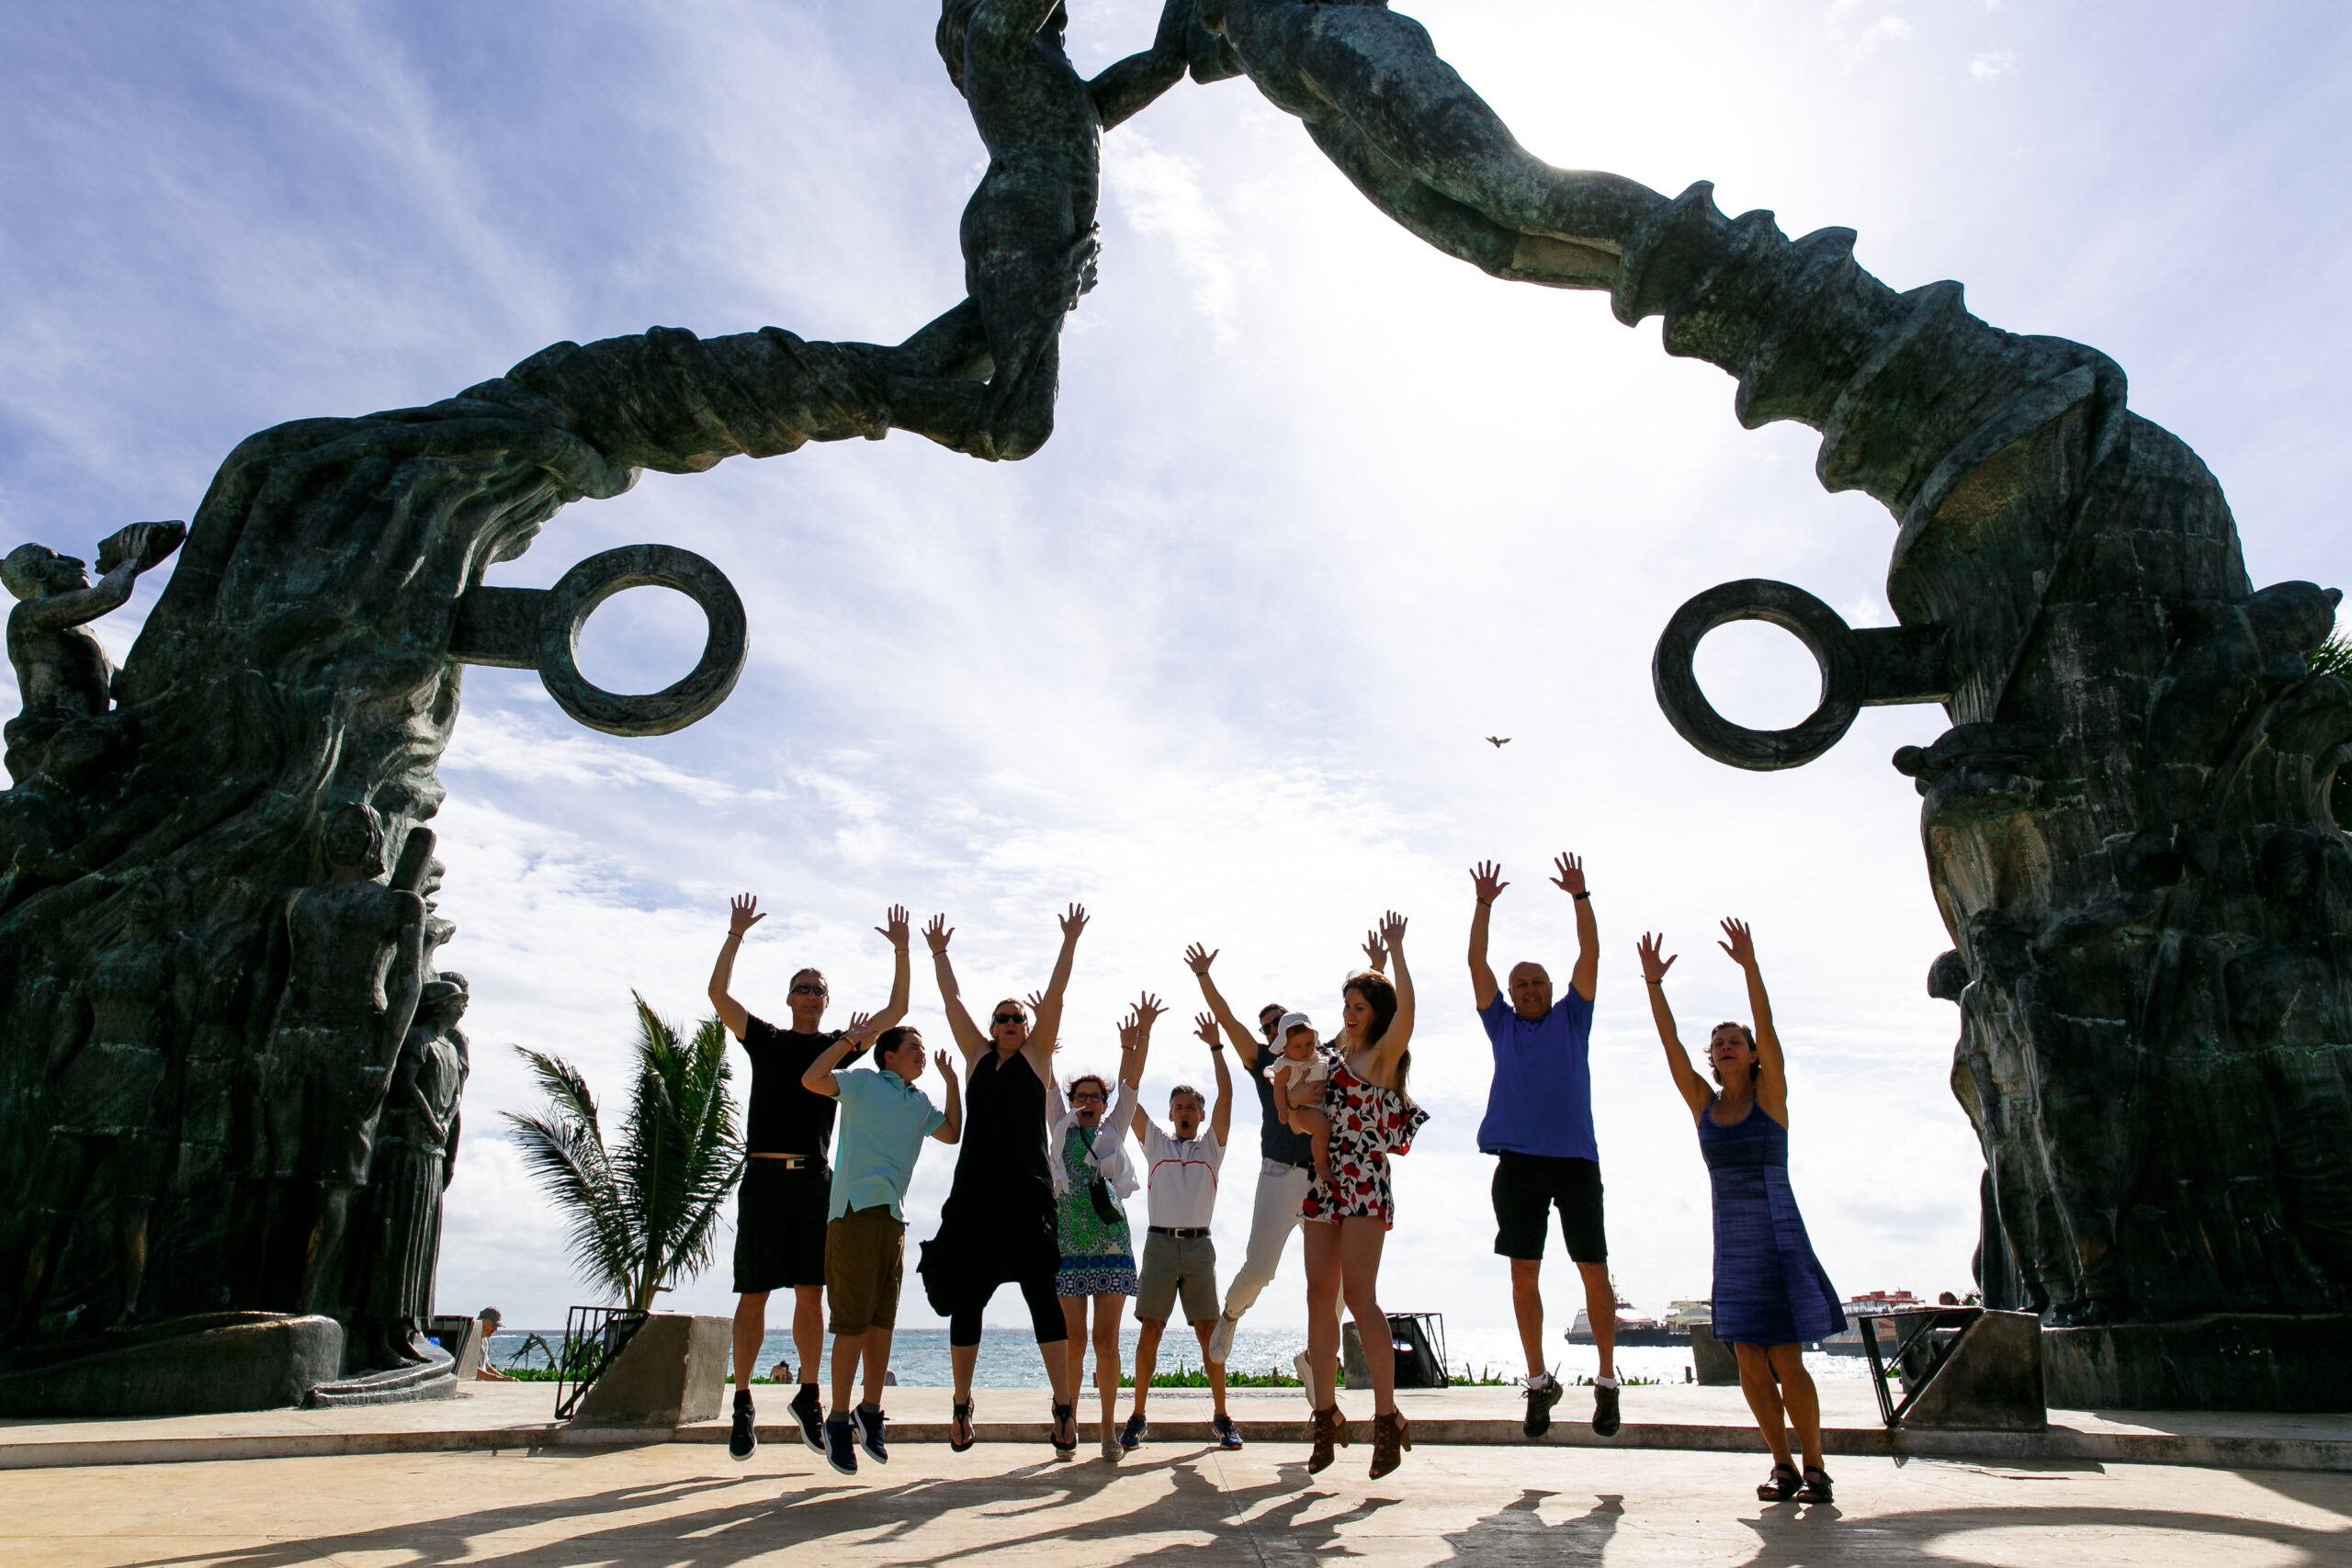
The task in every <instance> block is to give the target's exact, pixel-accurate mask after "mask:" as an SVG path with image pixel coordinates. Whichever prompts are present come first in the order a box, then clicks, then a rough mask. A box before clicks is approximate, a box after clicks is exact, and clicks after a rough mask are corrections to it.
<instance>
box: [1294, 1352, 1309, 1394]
mask: <svg viewBox="0 0 2352 1568" xmlns="http://www.w3.org/2000/svg"><path fill="white" fill-rule="evenodd" d="M1314 1368H1315V1364H1314V1363H1313V1362H1312V1361H1309V1360H1308V1359H1306V1351H1304V1350H1301V1351H1300V1352H1299V1353H1298V1354H1297V1355H1295V1356H1293V1357H1292V1358H1291V1359H1290V1370H1291V1371H1295V1372H1296V1373H1297V1374H1298V1386H1299V1387H1300V1388H1301V1389H1304V1390H1305V1391H1306V1397H1307V1398H1309V1399H1312V1398H1314V1397H1315V1380H1314V1379H1313V1378H1311V1377H1309V1376H1307V1375H1306V1374H1307V1373H1308V1372H1310V1371H1314Z"/></svg>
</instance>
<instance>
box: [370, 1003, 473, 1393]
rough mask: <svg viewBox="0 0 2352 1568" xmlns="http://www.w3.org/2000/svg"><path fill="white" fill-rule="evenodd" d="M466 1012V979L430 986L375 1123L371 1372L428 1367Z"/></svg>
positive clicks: (453, 1166) (463, 1071) (462, 1080)
mask: <svg viewBox="0 0 2352 1568" xmlns="http://www.w3.org/2000/svg"><path fill="white" fill-rule="evenodd" d="M465 1013H466V977H465V976H462V975H458V974H455V973H444V974H443V975H441V976H438V977H437V978H435V979H432V980H427V981H426V982H425V983H424V989H423V992H422V994H421V995H420V996H419V997H418V998H417V1003H416V1021H415V1022H414V1023H413V1024H412V1025H410V1027H409V1032H408V1038H407V1040H406V1041H404V1042H403V1043H401V1058H400V1062H399V1064H398V1065H397V1066H394V1067H393V1069H392V1084H391V1090H390V1094H389V1096H388V1097H387V1098H386V1100H385V1102H384V1114H383V1119H382V1120H381V1121H380V1122H378V1123H377V1128H376V1151H375V1157H374V1161H373V1164H372V1166H371V1168H370V1169H369V1171H368V1214H369V1216H370V1220H371V1224H370V1225H369V1229H368V1241H369V1253H370V1256H369V1258H368V1278H367V1284H366V1287H365V1289H364V1291H363V1292H362V1293H361V1297H360V1301H359V1314H360V1316H359V1321H358V1323H357V1324H356V1330H357V1336H356V1337H357V1343H358V1348H359V1351H360V1355H361V1358H362V1360H363V1362H364V1364H365V1365H367V1366H370V1367H390V1366H396V1365H399V1364H400V1363H401V1362H403V1361H409V1362H419V1361H424V1360H425V1359H427V1357H426V1355H425V1353H424V1351H423V1350H421V1349H419V1348H417V1341H418V1339H419V1338H420V1337H422V1336H423V1334H424V1319H425V1318H426V1317H428V1316H429V1315H431V1314H432V1310H433V1278H434V1274H435V1269H436V1267H437V1265H438V1263H439V1260H440V1252H441V1194H442V1192H443V1190H445V1189H446V1188H447V1186H448V1184H449V1180H450V1178H451V1177H453V1176H454V1175H455V1174H456V1173H457V1168H458V1164H457V1161H458V1096H459V1094H460V1093H461V1092H463V1090H464V1089H465V1085H466V1075H467V1072H468V1070H469V1061H468V1057H467V1049H466V1037H465V1036H464V1035H463V1034H462V1033H460V1032H458V1020H460V1019H462V1018H463V1017H465Z"/></svg>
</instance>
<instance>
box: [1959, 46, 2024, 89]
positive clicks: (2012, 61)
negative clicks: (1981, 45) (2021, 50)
mask: <svg viewBox="0 0 2352 1568" xmlns="http://www.w3.org/2000/svg"><path fill="white" fill-rule="evenodd" d="M2017 63H2018V52H2017V51H2016V50H2013V49H1988V50H1986V51H1985V52H1984V53H1982V54H1980V55H1978V56H1977V57H1976V58H1975V59H1973V60H1972V61H1970V62H1968V73H1969V74H1970V75H1971V76H1973V77H1975V78H1976V80H1978V81H1979V82H1991V81H1995V80H1997V79H1998V78H2000V77H2003V76H2006V75H2007V74H2008V73H2010V72H2011V71H2014V70H2016V69H2017Z"/></svg>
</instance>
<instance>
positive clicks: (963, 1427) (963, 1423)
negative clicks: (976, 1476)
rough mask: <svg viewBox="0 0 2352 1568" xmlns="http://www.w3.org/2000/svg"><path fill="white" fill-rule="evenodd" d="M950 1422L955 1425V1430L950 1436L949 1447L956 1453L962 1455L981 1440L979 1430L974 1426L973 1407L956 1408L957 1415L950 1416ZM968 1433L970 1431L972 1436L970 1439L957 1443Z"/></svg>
mask: <svg viewBox="0 0 2352 1568" xmlns="http://www.w3.org/2000/svg"><path fill="white" fill-rule="evenodd" d="M949 1420H950V1421H951V1422H952V1423H953V1425H954V1430H953V1431H951V1432H950V1433H949V1434H948V1438H947V1446H948V1448H949V1449H950V1450H953V1451H954V1452H956V1453H959V1454H960V1453H962V1452H963V1451H964V1450H966V1449H968V1448H970V1447H971V1446H972V1445H973V1444H974V1443H977V1442H978V1441H979V1440H980V1434H979V1430H978V1427H974V1426H973V1425H972V1407H971V1406H970V1405H968V1404H959V1405H957V1406H956V1414H955V1415H954V1416H950V1417H949ZM967 1431H969V1432H970V1433H971V1434H972V1435H971V1436H970V1437H968V1438H964V1440H963V1441H962V1442H960V1443H959V1442H957V1441H956V1438H958V1437H961V1436H962V1435H963V1434H964V1433H965V1432H967Z"/></svg>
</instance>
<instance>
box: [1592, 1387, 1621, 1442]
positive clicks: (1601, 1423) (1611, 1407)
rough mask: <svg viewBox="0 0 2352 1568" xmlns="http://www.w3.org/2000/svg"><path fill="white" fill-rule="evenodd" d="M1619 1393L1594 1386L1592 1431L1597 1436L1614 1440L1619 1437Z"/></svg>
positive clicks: (1611, 1389)
mask: <svg viewBox="0 0 2352 1568" xmlns="http://www.w3.org/2000/svg"><path fill="white" fill-rule="evenodd" d="M1618 1425H1619V1423H1618V1420H1617V1391H1616V1390H1615V1389H1613V1388H1603V1387H1601V1386H1600V1384H1599V1383H1595V1384H1593V1385H1592V1429H1593V1432H1594V1433H1595V1435H1597V1436H1599V1437H1603V1438H1613V1437H1615V1436H1616V1435H1617V1427H1618Z"/></svg>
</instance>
